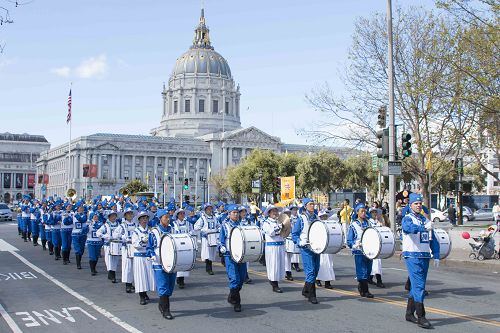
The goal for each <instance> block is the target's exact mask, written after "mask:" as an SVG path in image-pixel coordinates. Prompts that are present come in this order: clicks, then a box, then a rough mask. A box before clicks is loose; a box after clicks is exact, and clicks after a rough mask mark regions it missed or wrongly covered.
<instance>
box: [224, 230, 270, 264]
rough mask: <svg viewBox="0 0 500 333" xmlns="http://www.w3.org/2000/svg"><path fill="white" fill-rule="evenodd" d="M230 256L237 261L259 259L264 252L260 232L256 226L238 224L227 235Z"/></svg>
mask: <svg viewBox="0 0 500 333" xmlns="http://www.w3.org/2000/svg"><path fill="white" fill-rule="evenodd" d="M229 244H230V248H231V252H230V253H231V258H232V259H233V261H235V262H237V263H242V262H255V261H259V260H260V258H261V257H262V254H263V252H264V242H263V240H262V232H261V231H260V229H259V228H258V227H257V226H238V227H235V228H233V229H232V230H231V234H230V237H229Z"/></svg>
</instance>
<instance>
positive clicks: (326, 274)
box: [316, 253, 335, 281]
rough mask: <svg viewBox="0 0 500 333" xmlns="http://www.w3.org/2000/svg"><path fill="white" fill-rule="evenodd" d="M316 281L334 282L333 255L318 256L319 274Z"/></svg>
mask: <svg viewBox="0 0 500 333" xmlns="http://www.w3.org/2000/svg"><path fill="white" fill-rule="evenodd" d="M316 279H317V280H321V281H335V272H334V271H333V254H327V253H323V254H320V256H319V272H318V276H317V277H316Z"/></svg>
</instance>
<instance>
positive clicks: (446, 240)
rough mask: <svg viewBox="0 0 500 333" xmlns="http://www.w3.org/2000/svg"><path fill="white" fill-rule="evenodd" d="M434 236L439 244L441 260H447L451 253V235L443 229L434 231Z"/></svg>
mask: <svg viewBox="0 0 500 333" xmlns="http://www.w3.org/2000/svg"><path fill="white" fill-rule="evenodd" d="M434 235H435V236H436V237H437V240H438V242H439V259H445V258H446V257H448V256H449V255H450V252H451V238H450V235H449V234H448V233H447V232H446V231H445V230H443V229H434Z"/></svg>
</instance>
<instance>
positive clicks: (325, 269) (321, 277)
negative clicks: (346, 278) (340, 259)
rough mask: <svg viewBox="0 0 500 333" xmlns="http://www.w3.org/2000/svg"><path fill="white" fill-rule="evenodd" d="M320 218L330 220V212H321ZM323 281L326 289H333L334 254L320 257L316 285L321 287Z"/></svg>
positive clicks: (324, 254)
mask: <svg viewBox="0 0 500 333" xmlns="http://www.w3.org/2000/svg"><path fill="white" fill-rule="evenodd" d="M318 217H319V219H320V220H322V221H326V220H328V212H326V211H321V212H320V213H319V214H318ZM321 281H324V282H325V288H326V289H332V288H333V286H332V284H331V282H330V281H335V271H334V270H333V254H328V253H322V254H320V257H319V271H318V276H317V277H316V283H317V285H318V286H319V287H321Z"/></svg>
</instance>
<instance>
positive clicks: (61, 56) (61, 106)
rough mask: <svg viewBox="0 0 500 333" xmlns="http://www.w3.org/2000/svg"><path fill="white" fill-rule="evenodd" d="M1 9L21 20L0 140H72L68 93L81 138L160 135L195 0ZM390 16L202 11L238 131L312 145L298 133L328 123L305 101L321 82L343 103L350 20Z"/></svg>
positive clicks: (89, 0)
mask: <svg viewBox="0 0 500 333" xmlns="http://www.w3.org/2000/svg"><path fill="white" fill-rule="evenodd" d="M28 1H29V0H25V1H23V0H19V2H20V3H23V2H28ZM395 5H401V6H409V5H425V6H428V7H431V6H432V5H433V1H431V0H421V1H418V0H400V1H393V6H395ZM0 6H4V7H8V8H10V9H11V11H10V17H11V19H13V20H14V23H13V24H4V25H2V26H0V45H3V44H4V43H5V49H4V53H3V54H0V117H1V118H0V132H11V133H30V134H42V135H44V136H45V137H46V138H47V139H48V140H49V141H50V142H51V144H52V146H53V147H55V146H57V145H60V144H62V143H64V142H67V140H68V137H69V131H68V126H67V125H66V113H67V106H66V101H67V96H68V91H69V87H70V82H73V88H72V89H73V90H72V91H73V124H72V136H73V138H76V137H78V136H82V135H88V134H92V133H97V132H111V133H127V134H149V130H150V129H151V128H153V127H156V126H158V124H159V121H160V117H161V113H162V99H161V95H160V93H161V89H162V85H163V82H167V81H168V78H169V75H170V73H171V71H172V68H173V65H174V63H175V60H176V58H177V57H179V56H180V55H181V54H182V53H183V52H185V51H186V50H187V49H188V47H189V46H190V45H191V42H192V38H193V33H194V32H193V30H194V28H195V27H196V25H197V23H198V18H199V14H200V1H198V0H183V1H180V0H178V1H159V0H157V1H153V0H149V1H128V0H86V1H78V2H76V1H62V0H54V1H43V0H35V1H33V2H31V3H28V4H25V5H21V6H19V7H17V8H15V7H14V6H13V5H12V4H11V3H10V0H0ZM385 6H386V1H385V0H377V1H375V0H369V1H368V0H329V1H328V0H308V1H291V0H290V1H281V0H273V1H261V0H255V1H236V0H232V1H230V0H206V1H205V16H206V20H207V24H208V26H209V28H210V36H211V41H212V45H213V46H214V47H215V50H216V51H218V52H219V53H220V54H221V55H222V56H224V57H225V58H226V59H227V61H228V63H229V66H230V67H231V71H232V74H233V76H234V79H235V81H236V82H237V83H239V84H240V86H241V93H242V96H241V120H242V125H243V126H244V127H247V126H256V127H258V128H260V129H262V130H264V131H265V132H267V133H269V134H272V135H276V136H280V137H281V138H282V141H284V142H287V143H305V142H306V139H305V138H304V137H301V136H298V135H297V134H296V130H297V129H300V128H304V126H307V124H309V123H312V122H313V121H320V119H321V118H320V115H319V114H317V113H315V112H314V111H312V110H311V108H310V107H309V106H308V105H307V103H306V102H305V99H304V95H305V94H306V93H307V92H310V90H311V89H313V88H314V87H316V86H317V85H320V84H322V83H323V82H325V81H328V82H329V84H330V85H331V86H332V88H333V89H335V91H337V92H339V93H341V92H342V84H341V81H340V79H339V75H338V73H339V70H340V69H341V68H342V66H343V65H344V64H345V63H346V58H347V57H346V54H347V50H348V48H349V46H350V43H351V36H352V33H353V27H354V21H355V19H356V18H357V17H360V16H370V15H372V14H373V13H375V12H385V9H386V7H385Z"/></svg>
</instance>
